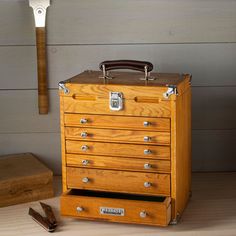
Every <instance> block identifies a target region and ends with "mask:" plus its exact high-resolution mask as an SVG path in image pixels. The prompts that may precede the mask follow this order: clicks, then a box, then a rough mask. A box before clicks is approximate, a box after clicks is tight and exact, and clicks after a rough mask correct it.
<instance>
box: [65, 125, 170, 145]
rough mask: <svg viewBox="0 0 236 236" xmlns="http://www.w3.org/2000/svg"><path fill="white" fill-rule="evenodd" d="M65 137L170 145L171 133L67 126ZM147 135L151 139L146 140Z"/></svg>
mask: <svg viewBox="0 0 236 236" xmlns="http://www.w3.org/2000/svg"><path fill="white" fill-rule="evenodd" d="M83 133H86V135H87V136H86V137H82V136H81V135H82V134H83ZM65 137H66V138H67V139H71V140H83V141H84V140H86V141H87V140H88V141H102V142H122V143H140V144H156V145H170V133H168V132H151V131H137V130H119V129H96V128H75V127H66V128H65ZM145 137H146V138H148V139H149V140H148V141H145V139H144V138H145Z"/></svg>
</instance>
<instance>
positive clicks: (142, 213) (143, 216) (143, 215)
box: [139, 211, 147, 218]
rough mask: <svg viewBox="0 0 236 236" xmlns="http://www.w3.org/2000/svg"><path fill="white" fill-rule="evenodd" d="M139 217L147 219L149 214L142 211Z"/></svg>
mask: <svg viewBox="0 0 236 236" xmlns="http://www.w3.org/2000/svg"><path fill="white" fill-rule="evenodd" d="M139 215H140V217H141V218H145V217H146V216H147V212H146V211H141V212H140V213H139Z"/></svg>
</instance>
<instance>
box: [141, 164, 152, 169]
mask: <svg viewBox="0 0 236 236" xmlns="http://www.w3.org/2000/svg"><path fill="white" fill-rule="evenodd" d="M143 167H144V169H151V168H152V165H151V164H149V163H145V164H144V165H143Z"/></svg>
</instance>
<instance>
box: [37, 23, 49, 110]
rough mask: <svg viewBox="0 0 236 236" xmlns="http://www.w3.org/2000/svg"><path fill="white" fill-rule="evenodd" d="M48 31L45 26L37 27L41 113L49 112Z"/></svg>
mask: <svg viewBox="0 0 236 236" xmlns="http://www.w3.org/2000/svg"><path fill="white" fill-rule="evenodd" d="M45 36H46V32H45V28H44V27H36V41H37V59H38V107H39V114H47V113H48V87H47V63H46V61H47V59H46V37H45Z"/></svg>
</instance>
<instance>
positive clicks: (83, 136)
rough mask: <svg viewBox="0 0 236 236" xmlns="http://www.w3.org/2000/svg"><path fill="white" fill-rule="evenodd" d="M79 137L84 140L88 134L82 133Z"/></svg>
mask: <svg viewBox="0 0 236 236" xmlns="http://www.w3.org/2000/svg"><path fill="white" fill-rule="evenodd" d="M80 136H81V137H82V138H86V137H88V133H87V132H82V133H81V134H80Z"/></svg>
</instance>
